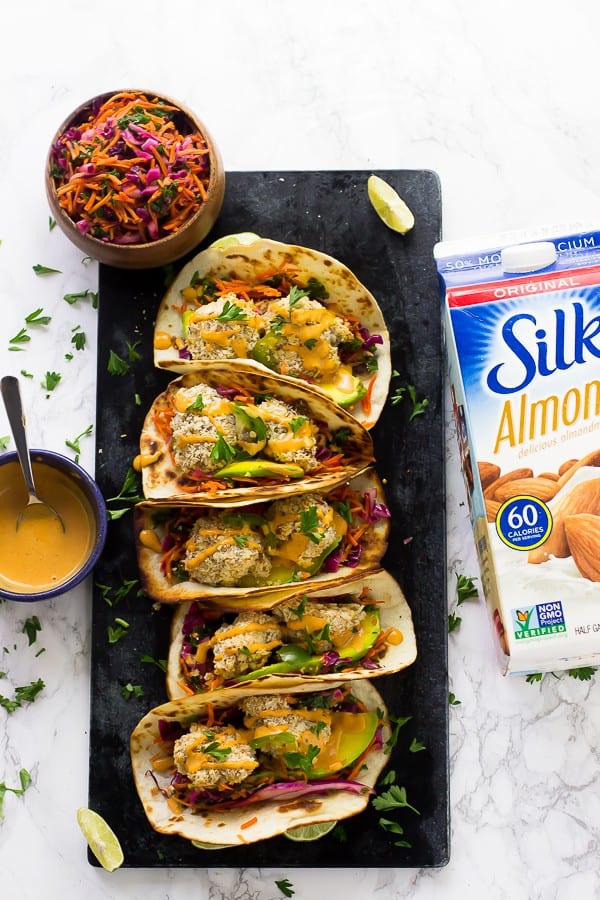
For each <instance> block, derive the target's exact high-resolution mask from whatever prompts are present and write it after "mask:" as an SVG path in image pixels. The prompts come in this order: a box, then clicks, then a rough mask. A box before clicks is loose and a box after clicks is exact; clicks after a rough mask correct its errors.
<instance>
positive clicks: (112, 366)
mask: <svg viewBox="0 0 600 900" xmlns="http://www.w3.org/2000/svg"><path fill="white" fill-rule="evenodd" d="M108 371H109V374H110V375H127V373H128V372H129V363H128V362H127V361H126V360H124V359H122V358H121V357H120V356H119V354H118V353H115V351H114V350H111V351H110V353H109V357H108Z"/></svg>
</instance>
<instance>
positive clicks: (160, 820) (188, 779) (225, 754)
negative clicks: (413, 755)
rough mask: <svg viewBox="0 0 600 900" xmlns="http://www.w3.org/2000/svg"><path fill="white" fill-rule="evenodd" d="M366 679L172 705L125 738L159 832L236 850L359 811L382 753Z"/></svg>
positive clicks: (379, 703) (380, 727)
mask: <svg viewBox="0 0 600 900" xmlns="http://www.w3.org/2000/svg"><path fill="white" fill-rule="evenodd" d="M387 720H388V714H387V710H386V707H385V704H384V702H383V699H382V698H381V696H380V695H379V693H378V692H377V691H376V690H375V688H374V687H373V686H372V684H371V683H370V682H367V681H356V682H353V683H352V686H351V687H350V686H349V685H345V686H343V687H341V688H334V689H332V690H327V691H323V690H321V691H318V692H314V693H302V694H290V693H286V692H273V693H271V694H264V693H263V694H252V693H249V692H248V691H232V692H230V693H228V694H223V693H217V694H207V695H204V696H196V697H188V698H185V699H182V700H172V701H171V702H169V703H165V704H163V705H162V706H159V707H157V708H156V709H153V710H151V711H150V712H149V713H148V714H147V715H146V716H144V718H143V719H142V720H141V721H140V722H139V723H138V725H137V726H136V728H135V729H134V731H133V733H132V735H131V742H130V746H131V760H132V766H133V775H134V780H135V785H136V788H137V791H138V794H139V797H140V800H141V802H142V804H143V806H144V810H145V813H146V816H147V817H148V820H149V822H150V824H151V826H152V828H154V829H155V830H156V831H159V832H162V833H164V834H176V835H180V836H181V837H183V838H186V839H188V840H192V841H201V842H202V844H203V845H206V844H208V845H210V844H215V845H219V846H221V847H222V846H223V845H225V846H237V845H240V844H249V843H254V842H256V841H260V840H264V839H266V838H271V837H275V836H276V835H280V834H283V832H285V831H287V830H288V829H289V828H294V827H296V826H300V825H310V824H313V823H316V822H327V821H331V820H332V819H337V820H339V819H344V818H347V817H348V816H353V815H356V814H358V813H360V812H362V811H363V810H364V809H365V808H366V806H367V804H368V802H369V799H370V796H371V794H372V793H373V790H374V787H375V784H376V782H377V779H378V777H379V775H380V773H381V771H382V769H383V768H384V766H385V764H386V762H387V760H388V755H387V753H386V752H385V743H384V742H385V741H386V739H387V738H388V735H389V726H388V723H387Z"/></svg>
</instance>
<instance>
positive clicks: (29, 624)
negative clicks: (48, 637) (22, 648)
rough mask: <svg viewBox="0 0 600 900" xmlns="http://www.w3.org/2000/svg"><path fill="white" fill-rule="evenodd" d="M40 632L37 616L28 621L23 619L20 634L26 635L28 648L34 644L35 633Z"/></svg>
mask: <svg viewBox="0 0 600 900" xmlns="http://www.w3.org/2000/svg"><path fill="white" fill-rule="evenodd" d="M41 630H42V626H41V624H40V620H39V619H38V617H37V616H31V617H30V618H29V619H25V621H24V623H23V629H22V632H23V634H26V635H27V640H28V646H29V647H31V645H32V644H35V642H36V639H37V633H38V631H41Z"/></svg>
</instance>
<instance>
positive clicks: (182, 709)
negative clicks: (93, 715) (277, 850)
mask: <svg viewBox="0 0 600 900" xmlns="http://www.w3.org/2000/svg"><path fill="white" fill-rule="evenodd" d="M352 693H353V694H354V695H355V696H356V697H357V698H358V699H359V700H361V701H362V702H363V703H364V704H365V706H366V707H367V708H368V709H369V710H376V709H378V710H380V711H381V719H382V723H385V722H386V721H387V719H388V712H387V709H386V706H385V704H384V702H383V699H382V697H381V695H380V694H379V693H378V692H377V691H376V690H375V688H374V687H373V685H372V684H371V683H370V682H367V681H357V682H356V683H355V684H354V685H353V686H352ZM247 696H248V692H247V691H242V692H234V691H231V692H229V693H228V694H227V695H223V694H222V693H220V694H219V693H215V694H204V695H202V696H196V697H188V698H186V699H182V700H173V701H171V702H170V703H164V704H163V705H162V706H158V707H156V709H153V710H151V711H150V712H149V713H147V715H145V716H144V718H143V719H142V720H141V721H140V722H139V723H138V725H137V726H136V727H135V729H134V731H133V732H132V735H131V741H130V748H131V762H132V767H133V777H134V781H135V785H136V788H137V792H138V795H139V797H140V800H141V802H142V804H143V806H144V811H145V813H146V816H147V817H148V821H149V822H150V825H151V826H152V828H154V829H155V831H159V832H161V833H163V834H176V835H180V836H181V837H183V838H186V839H188V840H191V841H202V842H203V843H206V844H218V845H221V846H222V845H231V846H238V845H240V844H250V843H254V842H256V841H261V840H265V839H266V838H271V837H275V836H277V835H280V834H283V832H284V831H287V830H288V829H289V828H295V827H296V826H299V825H312V824H314V823H316V822H329V821H332V820H340V819H346V818H348V817H349V816H355V815H357V814H358V813H360V812H362V811H363V810H364V809H365V808H366V807H367V805H368V803H369V799H370V791H369V790H365V792H364V793H359V794H354V793H349V792H348V791H343V790H338V791H327V792H326V793H323V794H311V795H310V796H308V797H306V798H305V799H304V800H303V799H302V798H297V799H294V800H292V801H291V802H290V801H287V802H285V801H282V800H277V799H274V800H264V801H262V802H260V803H255V804H249V805H247V806H243V807H241V808H238V809H221V810H219V809H212V810H209V811H202V812H199V813H192V812H191V811H190V810H189V809H183V810H182V811H181V812H173V811H172V810H171V809H170V808H169V806H168V804H167V802H166V799H165V797H164V796H163V795H162V794H161V792H160V791H161V789H164V788H166V786H167V785H168V783H169V781H170V778H171V775H172V771H167V772H154V773H153V775H150V774H149V773H150V772H152V759H153V757H154V756H155V755H156V752H157V744H156V743H155V739H156V737H157V736H158V734H159V731H158V722H159V720H160V719H164V720H166V721H171V722H176V721H177V722H181V723H182V724H184V725H186V726H187V725H189V724H190V723H191V722H192V721H194V720H195V719H197V718H202V717H203V716H204V715H205V713H206V709H207V704H208V703H211V704H213V707H214V708H215V709H221V708H223V707H226V706H229V705H231V704H235V703H236V702H237V701H238V700H240V699H243V698H244V697H247ZM388 736H389V728H388V727H387V725H385V724H384V727H383V735H382V742H385V740H387V738H388ZM388 760H389V756H388V754H387V753H385V751H384V748H383V746H382V747H380V748H375V749H373V750H372V751H371V752H370V753H369V754H368V756H367V757H366V759H365V762H364V765H363V767H362V768H361V771H360V773H359V775H358V776H357V778H356V779H355V780H356V781H359V782H360V783H361V784H364V785H365V787H366V788H367V789H369V788H371V789H372V788H374V787H375V784H376V782H377V779H378V778H379V775H380V773H381V771H382V770H383V768H384V767H385V765H386V763H387V762H388ZM154 779H156V782H155V780H154ZM254 817H256V822H254V824H253V825H252V827H251V828H248V827H247V828H245V829H244V828H242V825H243V824H244V823H245V822H248V821H250V820H252V819H253V818H254Z"/></svg>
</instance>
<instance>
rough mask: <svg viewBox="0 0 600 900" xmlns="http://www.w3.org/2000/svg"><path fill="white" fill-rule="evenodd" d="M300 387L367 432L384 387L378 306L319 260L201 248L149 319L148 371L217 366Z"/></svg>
mask: <svg viewBox="0 0 600 900" xmlns="http://www.w3.org/2000/svg"><path fill="white" fill-rule="evenodd" d="M236 359H245V360H247V361H249V362H250V364H251V365H252V366H255V367H257V368H258V369H260V370H263V371H264V370H265V368H266V369H270V370H272V371H274V372H276V373H278V374H280V375H285V376H291V377H294V378H300V379H302V380H304V381H308V382H310V383H311V384H313V385H314V386H316V387H317V388H318V389H319V390H321V391H323V392H324V393H326V394H327V395H328V396H329V397H330V398H331V399H333V400H334V401H335V402H336V403H338V404H339V405H341V406H345V407H347V408H348V409H350V411H351V412H352V414H353V415H354V416H355V417H356V418H357V419H359V420H360V421H361V422H362V423H363V424H364V425H365V426H366V427H368V428H369V427H371V426H372V425H373V424H374V423H375V422H376V421H377V419H378V417H379V415H380V413H381V410H382V409H383V405H384V403H385V399H386V396H387V392H388V388H389V381H390V377H391V353H390V341H389V335H388V331H387V328H386V325H385V321H384V318H383V314H382V312H381V309H380V308H379V306H378V304H377V301H376V300H375V298H374V297H373V295H372V294H371V293H370V292H369V291H368V290H367V288H366V287H365V286H364V285H363V284H361V282H360V281H359V280H358V279H357V277H356V276H355V275H354V274H353V273H352V272H351V271H350V269H348V268H347V267H346V266H345V265H343V263H341V262H339V261H338V260H337V259H334V258H333V257H331V256H328V255H327V254H325V253H321V252H319V251H317V250H311V249H309V248H307V247H298V246H295V245H292V244H283V243H280V242H278V241H272V240H267V239H263V238H259V239H257V240H256V241H254V242H253V243H251V244H249V245H241V244H237V245H234V246H228V247H225V248H223V247H218V246H217V247H209V248H208V249H206V250H203V251H202V252H201V253H199V254H198V255H197V256H195V257H194V258H193V259H192V260H191V261H190V262H188V263H187V264H186V265H185V266H184V267H183V269H182V270H181V271H180V273H179V275H178V276H177V277H176V278H175V280H174V281H173V283H172V285H171V286H170V288H169V290H168V291H167V293H166V295H165V296H164V298H163V300H162V302H161V304H160V306H159V309H158V313H157V317H156V325H155V333H154V362H155V365H157V366H159V367H160V368H164V369H170V370H171V371H174V372H180V373H186V372H189V371H199V370H206V369H210V368H211V366H212V364H213V363H214V362H215V361H218V360H230V361H231V360H236Z"/></svg>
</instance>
